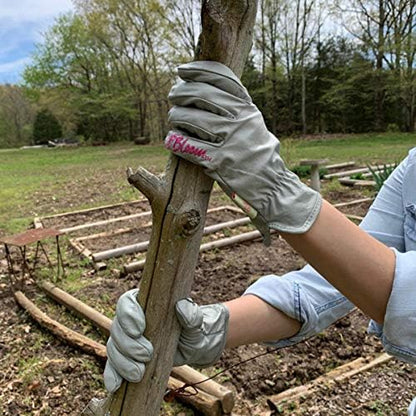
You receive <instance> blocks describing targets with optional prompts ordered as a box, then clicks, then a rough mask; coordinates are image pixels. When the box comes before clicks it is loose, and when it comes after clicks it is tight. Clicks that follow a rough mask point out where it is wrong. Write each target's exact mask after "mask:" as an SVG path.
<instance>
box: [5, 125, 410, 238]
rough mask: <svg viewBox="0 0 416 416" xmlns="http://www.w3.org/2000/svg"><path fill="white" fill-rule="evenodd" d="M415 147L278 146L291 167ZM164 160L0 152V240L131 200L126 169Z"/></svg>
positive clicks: (346, 141)
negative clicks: (60, 216)
mask: <svg viewBox="0 0 416 416" xmlns="http://www.w3.org/2000/svg"><path fill="white" fill-rule="evenodd" d="M415 144H416V135H412V134H401V133H390V134H387V133H386V134H378V135H377V134H371V135H370V134H369V135H354V136H345V137H337V138H322V139H313V140H311V139H308V140H305V139H284V140H282V146H281V147H282V154H283V156H284V157H285V159H286V161H287V163H288V164H289V165H291V166H293V165H295V164H297V163H298V162H299V160H300V159H304V158H308V159H315V158H316V159H321V158H327V159H329V160H330V162H331V163H336V162H343V161H349V160H354V161H356V162H357V163H358V164H363V165H365V164H366V163H390V162H397V161H399V160H401V159H402V158H403V157H405V155H406V154H407V152H408V150H409V149H410V148H412V147H413V146H415ZM167 159H168V152H167V151H166V150H165V149H164V148H163V146H162V144H160V145H152V146H142V147H139V146H135V145H132V144H126V143H121V144H114V145H109V146H104V147H80V148H61V149H32V150H20V149H15V150H14V149H13V150H0V183H1V186H0V235H1V234H8V233H14V232H19V231H23V230H24V229H26V228H27V227H28V226H29V224H30V222H31V221H32V219H33V217H34V215H46V214H51V213H54V212H63V211H68V210H73V209H79V208H85V207H90V206H97V205H101V204H106V203H113V202H120V201H127V200H132V199H136V198H137V197H138V193H137V191H136V190H134V189H132V188H131V187H130V186H129V185H128V183H127V181H126V177H125V170H126V168H127V167H129V166H130V167H133V168H134V167H136V166H138V165H142V166H144V167H146V168H147V169H149V170H150V171H152V172H155V173H157V172H162V171H163V169H164V166H165V165H166V162H167Z"/></svg>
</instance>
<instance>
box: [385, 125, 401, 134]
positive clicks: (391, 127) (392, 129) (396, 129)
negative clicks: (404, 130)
mask: <svg viewBox="0 0 416 416" xmlns="http://www.w3.org/2000/svg"><path fill="white" fill-rule="evenodd" d="M399 131H400V127H399V126H398V125H397V124H396V123H390V124H388V125H387V132H389V133H398V132H399Z"/></svg>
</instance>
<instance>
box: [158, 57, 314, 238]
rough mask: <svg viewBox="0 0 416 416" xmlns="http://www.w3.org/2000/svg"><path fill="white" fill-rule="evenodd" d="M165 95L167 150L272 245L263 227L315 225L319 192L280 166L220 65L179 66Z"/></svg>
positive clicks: (252, 109)
mask: <svg viewBox="0 0 416 416" xmlns="http://www.w3.org/2000/svg"><path fill="white" fill-rule="evenodd" d="M178 73H179V77H180V78H181V81H180V82H179V83H178V84H177V85H175V86H174V87H173V88H172V90H171V93H170V95H169V99H170V101H171V102H172V104H173V105H174V107H173V108H172V109H171V111H170V114H169V122H170V124H171V126H172V127H173V129H174V130H172V131H171V132H170V133H169V134H168V136H167V137H166V140H165V145H166V147H167V148H168V149H170V150H172V151H173V153H174V154H176V155H178V156H180V157H182V158H184V159H187V160H189V161H190V162H192V163H195V164H197V165H199V166H201V167H203V168H204V169H205V172H206V174H207V175H209V176H210V177H211V178H213V179H214V180H216V181H217V182H218V184H219V185H220V186H221V188H222V189H223V190H224V191H225V192H226V193H227V194H228V195H229V196H230V197H231V198H232V199H233V200H234V202H236V203H237V205H239V206H240V207H241V208H242V209H243V210H244V211H245V212H246V213H247V215H248V216H249V217H250V218H251V220H252V222H253V223H254V224H255V225H256V227H257V228H258V229H259V231H260V232H261V233H262V234H263V236H264V241H265V244H267V245H269V244H270V231H269V228H273V229H276V230H278V231H281V232H287V233H304V232H306V231H308V229H309V228H310V227H311V225H312V224H313V223H314V221H315V220H316V218H317V216H318V214H319V211H320V208H321V197H320V195H319V193H317V192H315V191H313V190H312V189H310V188H309V187H307V186H306V185H304V184H303V183H302V182H301V181H300V180H299V178H298V177H297V176H296V175H295V174H294V173H292V172H291V171H290V170H289V169H287V168H286V166H285V164H284V162H283V160H282V158H281V157H280V154H279V140H277V138H276V137H275V136H274V135H273V134H271V133H270V132H269V131H268V129H267V127H266V125H265V123H264V120H263V116H262V114H261V113H260V111H259V110H258V108H257V107H256V106H255V105H254V104H253V102H252V100H251V97H250V95H249V94H248V92H247V90H246V89H245V88H244V86H243V85H242V84H241V82H240V80H239V79H238V77H237V76H236V75H235V74H234V73H233V72H232V71H231V70H230V69H229V68H228V67H226V66H225V65H222V64H220V63H218V62H211V61H198V62H191V63H189V64H185V65H181V66H180V67H179V68H178Z"/></svg>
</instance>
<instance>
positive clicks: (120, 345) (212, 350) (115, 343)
mask: <svg viewBox="0 0 416 416" xmlns="http://www.w3.org/2000/svg"><path fill="white" fill-rule="evenodd" d="M137 294H138V289H133V290H130V291H128V292H126V293H125V294H124V295H122V296H121V297H120V299H119V301H118V302H117V309H116V317H115V318H114V321H113V324H112V326H111V331H110V332H111V336H110V338H109V340H108V342H107V355H108V360H107V364H106V367H105V370H104V384H105V386H106V388H107V390H108V391H109V392H110V393H113V392H114V391H116V390H117V389H118V388H119V387H120V385H121V382H122V379H123V378H124V379H126V380H127V381H131V382H135V383H136V382H139V381H140V380H141V379H142V378H143V375H144V371H145V364H146V363H147V362H149V361H150V360H151V358H152V354H153V347H152V344H151V343H150V342H149V341H148V340H147V339H146V338H145V337H144V336H143V335H142V334H143V332H144V330H145V327H146V323H145V316H144V313H143V309H142V308H141V307H140V305H139V303H138V302H137ZM176 315H177V317H178V320H179V322H180V324H181V327H182V331H181V334H180V337H179V343H178V349H177V351H176V353H175V356H174V362H173V365H174V366H180V365H183V364H193V365H195V366H199V367H208V366H210V365H212V364H213V363H214V362H215V361H217V360H218V358H219V357H220V355H221V353H222V351H223V349H224V346H225V342H226V334H227V330H228V317H229V313H228V309H227V308H226V306H224V305H222V304H214V305H207V306H201V307H199V306H198V305H196V304H195V303H194V302H193V301H192V300H191V299H182V300H180V301H178V302H177V304H176Z"/></svg>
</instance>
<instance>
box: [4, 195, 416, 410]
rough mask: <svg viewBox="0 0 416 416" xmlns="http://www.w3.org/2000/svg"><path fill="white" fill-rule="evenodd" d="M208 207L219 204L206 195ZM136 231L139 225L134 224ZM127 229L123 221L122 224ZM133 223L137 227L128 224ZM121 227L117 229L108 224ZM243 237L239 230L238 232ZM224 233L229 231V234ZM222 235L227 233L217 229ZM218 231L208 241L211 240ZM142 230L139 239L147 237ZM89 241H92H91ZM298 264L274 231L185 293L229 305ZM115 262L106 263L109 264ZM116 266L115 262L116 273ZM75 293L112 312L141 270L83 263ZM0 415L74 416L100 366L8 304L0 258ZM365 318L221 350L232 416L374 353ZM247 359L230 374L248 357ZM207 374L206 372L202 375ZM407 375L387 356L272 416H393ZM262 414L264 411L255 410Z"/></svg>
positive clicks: (90, 218)
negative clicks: (282, 340) (275, 344)
mask: <svg viewBox="0 0 416 416" xmlns="http://www.w3.org/2000/svg"><path fill="white" fill-rule="evenodd" d="M363 196H366V195H364V194H363V193H362V192H360V191H358V190H353V191H352V190H346V191H334V192H331V193H329V194H328V195H326V197H327V199H329V200H330V201H331V202H334V203H335V202H342V201H346V200H353V199H358V198H362V197H363ZM212 205H213V206H219V205H224V200H222V199H221V198H214V200H213V204H212ZM368 206H369V204H367V203H364V204H360V205H356V206H351V207H348V208H342V211H343V212H345V213H348V214H353V215H358V216H363V215H365V212H366V211H367V209H368ZM148 209H149V207H148V204H147V203H145V202H143V203H138V204H135V205H134V206H133V207H131V206H128V205H127V206H123V207H118V208H116V209H109V210H106V211H105V212H102V213H100V212H94V213H90V214H81V215H78V216H72V215H71V216H68V217H63V218H59V219H57V218H55V219H48V220H44V224H45V226H57V227H68V226H72V225H74V224H80V223H83V222H94V221H98V220H101V219H105V218H112V217H114V216H115V215H117V216H119V215H129V214H131V213H135V212H140V211H146V210H148ZM235 217H236V215H235V214H233V213H229V212H228V213H227V212H222V213H216V214H215V215H212V216H209V220H208V222H209V224H211V223H217V222H222V221H227V220H229V219H233V218H235ZM141 225H143V223H142V224H141ZM129 226H130V225H129ZM132 226H137V224H133V225H132ZM122 227H125V224H124V223H123V224H122V225H121V224H117V225H116V226H115V228H122ZM104 230H105V231H108V230H109V228H108V227H104V228H103V229H95V228H94V230H93V231H92V230H87V232H86V231H83V232H82V233H79V234H78V235H86V234H87V233H95V232H100V231H104ZM242 230H244V231H246V230H247V227H246V228H244V229H240V230H239V231H240V232H241V231H242ZM237 231H238V230H233V231H232V232H233V233H234V232H237ZM225 234H227V235H229V233H227V232H226V233H225ZM225 234H224V232H223V233H222V234H218V235H213V236H210V239H215V238H220V237H221V236H224V235H225ZM146 235H147V234H146V233H145V235H143V236H140V238H141V239H146V238H147V237H146ZM138 238H139V236H138V235H137V234H135V233H134V234H133V233H131V235H129V234H128V233H126V234H122V235H119V236H117V237H114V238H111V239H102V240H100V241H99V242H97V241H98V240H97V241H96V240H91V241H90V243H91V244H93V245H91V246H90V247H89V248H93V249H94V250H95V249H97V250H98V249H107V248H112V247H115V246H116V245H124V244H130V243H129V241H132V242H137V241H142V240H138ZM93 242H94V243H93ZM66 251H67V255H66V262H67V263H68V264H67V268H71V267H75V266H76V267H80V266H79V264H78V263H77V262H79V261H78V260H77V259H76V258H75V257H73V254H72V252H70V250H69V249H67V250H66ZM303 265H304V261H303V259H302V258H301V257H300V256H299V255H298V254H297V253H296V252H294V251H293V250H292V249H291V247H290V246H289V245H288V244H287V243H286V242H285V241H284V240H282V239H281V238H279V237H278V236H277V235H275V236H273V244H272V246H271V247H268V248H265V247H264V246H263V245H262V244H261V242H260V241H255V242H247V243H244V244H239V245H236V246H232V247H229V248H225V249H221V250H212V251H210V252H206V253H202V254H201V255H200V260H199V264H198V267H197V270H196V274H195V281H194V285H193V288H192V297H193V298H194V299H195V300H196V301H197V302H199V303H201V304H206V303H211V302H219V301H225V300H230V299H231V298H234V297H238V296H240V295H241V294H242V293H243V292H244V290H245V289H246V288H247V286H248V285H249V284H250V283H252V282H254V281H255V280H256V279H258V278H260V277H261V276H263V275H266V274H271V273H273V274H276V275H281V274H284V273H286V272H288V271H292V270H296V269H299V268H301V267H303ZM112 266H114V265H112ZM116 266H117V264H116V265H115V267H116ZM82 267H83V270H82V273H81V279H82V281H83V283H84V284H83V285H82V287H77V288H75V289H74V290H72V291H71V292H72V293H73V294H74V295H75V296H77V297H78V298H80V299H81V300H83V301H85V302H87V303H89V304H90V305H92V306H94V307H96V308H97V309H98V310H100V311H101V312H103V313H106V314H109V315H111V311H112V309H113V307H114V305H115V303H116V300H117V298H118V297H119V296H120V295H121V294H122V293H123V292H124V291H126V290H128V289H130V288H132V287H136V286H137V285H138V284H139V282H140V277H141V272H137V273H134V274H130V275H128V276H127V277H126V278H124V279H119V278H117V277H116V276H115V275H114V274H112V273H111V272H109V271H104V272H95V271H93V270H92V269H91V266H88V265H83V266H82ZM0 289H1V292H0V414H1V415H4V416H15V415H35V416H36V415H39V416H42V415H74V416H75V415H79V414H80V410H81V409H82V408H83V407H85V405H86V404H87V402H88V401H89V399H90V398H91V397H94V396H98V397H104V394H105V391H104V389H103V385H102V375H101V373H102V369H103V367H102V364H101V363H99V362H98V361H96V360H95V359H94V358H92V357H89V356H88V355H86V354H83V353H82V352H80V351H78V350H75V349H73V348H71V347H69V346H67V345H65V344H64V343H62V342H60V341H59V340H57V339H55V338H54V337H53V336H51V335H49V334H48V333H47V332H46V331H44V330H42V329H41V328H39V327H38V326H37V325H36V324H34V323H33V321H32V320H31V319H30V318H29V317H28V315H27V314H26V313H24V312H22V311H21V310H20V309H19V308H18V307H17V306H16V304H15V302H14V300H13V297H12V296H11V293H10V291H9V286H8V281H7V278H6V273H5V262H4V259H1V255H0ZM25 292H26V293H27V294H28V296H29V297H30V298H31V299H32V300H34V301H35V302H36V303H37V304H38V306H39V307H41V308H42V310H44V311H47V313H48V314H50V315H51V316H53V317H55V319H59V320H60V321H61V322H63V323H65V324H66V325H68V326H70V327H72V328H74V329H77V330H78V331H80V332H83V333H85V334H88V336H90V337H92V338H94V339H96V340H101V342H104V340H103V339H102V337H101V335H100V334H99V333H98V332H97V331H95V330H94V329H92V328H91V326H90V325H88V324H87V323H85V322H83V321H80V320H78V319H77V318H74V317H73V316H71V315H69V314H67V313H66V311H65V310H64V309H63V308H62V307H58V306H57V305H56V304H54V303H53V302H50V301H49V300H48V299H46V297H45V296H44V295H42V294H40V293H39V291H37V290H36V289H35V287H34V285H33V284H31V283H30V282H28V284H27V286H26V288H25ZM366 327H367V319H366V318H365V317H364V316H363V315H362V313H360V312H359V311H354V312H353V313H352V314H350V315H349V316H348V317H345V318H343V319H342V320H340V321H338V322H337V323H336V324H335V325H333V326H332V327H331V328H329V329H327V330H326V331H323V332H322V333H321V334H319V335H318V336H316V337H314V338H312V339H310V340H308V341H306V342H303V343H301V344H298V345H296V346H293V347H289V348H285V349H281V350H278V351H271V349H270V348H269V347H265V346H262V345H256V344H254V345H250V346H242V347H239V348H236V349H233V350H229V351H226V352H225V353H224V354H223V357H222V358H221V360H220V362H219V363H218V365H217V369H228V370H227V371H226V372H225V373H223V374H222V375H221V376H220V380H219V381H221V382H222V383H223V384H225V385H227V386H230V388H232V389H234V390H235V391H236V393H237V398H238V399H237V405H236V415H256V414H261V413H258V412H257V410H256V411H255V410H254V409H258V408H259V407H258V405H259V403H261V406H260V408H261V409H262V410H263V411H266V410H267V409H268V407H267V405H266V404H265V400H264V399H265V397H266V396H270V395H274V394H277V393H279V392H281V391H283V390H286V389H288V388H291V387H294V386H298V385H301V384H304V383H307V382H309V381H311V380H313V379H315V378H316V377H318V376H320V375H322V374H325V373H326V372H328V371H329V370H331V369H333V368H336V367H337V366H339V365H341V364H344V363H346V362H349V361H351V360H354V359H355V358H358V357H361V356H363V357H366V358H368V359H371V357H374V356H375V355H377V354H378V353H380V352H381V350H382V349H381V345H380V343H379V341H378V340H376V339H375V338H374V337H370V336H368V335H367V333H366ZM266 351H270V352H269V353H268V354H267V355H263V356H261V357H259V358H257V359H255V360H252V361H249V362H246V363H244V364H241V365H239V366H236V367H233V368H230V367H231V366H233V365H234V364H237V363H240V362H242V361H244V360H246V359H248V358H251V357H254V356H257V355H259V354H262V353H264V352H266ZM204 371H206V373H207V374H213V373H214V371H216V370H214V369H208V370H204ZM415 375H416V370H415V369H414V368H413V367H411V366H409V365H406V364H402V363H398V362H397V361H395V360H391V361H390V362H389V363H387V364H384V365H382V366H380V367H377V368H375V369H373V370H371V371H369V372H366V373H364V374H359V375H357V376H354V377H353V378H351V379H349V380H348V381H345V382H343V383H340V384H337V385H335V386H333V387H328V386H325V385H323V386H322V388H321V389H320V390H319V392H318V393H317V394H315V395H313V396H311V397H308V398H306V399H301V400H298V401H296V402H291V403H287V404H286V405H284V406H282V407H279V408H278V410H277V411H276V410H275V411H274V413H273V414H275V415H277V414H285V415H292V414H293V415H322V416H324V415H325V416H326V415H344V414H347V415H359V416H361V415H399V414H405V408H406V406H407V404H408V402H409V401H410V400H411V397H412V392H414V391H416V381H415V380H416V378H415ZM162 414H163V415H166V416H167V415H169V416H170V415H180V416H187V415H193V414H196V413H194V412H193V411H192V410H190V409H187V408H183V407H181V406H173V407H172V406H170V405H169V406H168V405H165V406H164V409H163V411H162ZM264 414H267V413H264Z"/></svg>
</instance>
